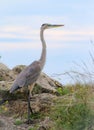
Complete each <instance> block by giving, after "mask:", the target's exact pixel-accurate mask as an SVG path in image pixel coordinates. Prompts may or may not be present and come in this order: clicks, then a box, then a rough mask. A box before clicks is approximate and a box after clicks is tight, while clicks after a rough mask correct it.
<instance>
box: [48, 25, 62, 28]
mask: <svg viewBox="0 0 94 130" xmlns="http://www.w3.org/2000/svg"><path fill="white" fill-rule="evenodd" d="M62 26H64V25H63V24H59V25H50V26H49V28H57V27H62Z"/></svg>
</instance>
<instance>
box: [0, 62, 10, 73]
mask: <svg viewBox="0 0 94 130" xmlns="http://www.w3.org/2000/svg"><path fill="white" fill-rule="evenodd" d="M0 70H4V71H8V70H10V69H9V68H8V67H7V66H6V65H4V64H3V63H0Z"/></svg>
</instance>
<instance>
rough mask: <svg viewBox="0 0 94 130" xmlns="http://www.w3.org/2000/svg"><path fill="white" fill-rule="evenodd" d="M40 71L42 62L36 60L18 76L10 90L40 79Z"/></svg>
mask: <svg viewBox="0 0 94 130" xmlns="http://www.w3.org/2000/svg"><path fill="white" fill-rule="evenodd" d="M40 72H41V67H40V62H38V61H34V62H33V63H32V64H30V65H29V66H28V67H26V68H25V69H24V70H23V71H22V72H21V73H20V74H19V75H18V76H17V78H16V79H15V81H14V84H13V86H12V87H11V89H10V91H11V92H13V91H15V90H16V89H19V88H22V87H27V86H28V85H31V84H33V83H34V82H35V81H36V80H37V79H38V77H39V75H40Z"/></svg>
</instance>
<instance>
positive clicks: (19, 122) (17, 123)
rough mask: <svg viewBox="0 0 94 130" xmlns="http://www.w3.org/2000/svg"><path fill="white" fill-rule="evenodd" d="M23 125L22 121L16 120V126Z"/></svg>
mask: <svg viewBox="0 0 94 130" xmlns="http://www.w3.org/2000/svg"><path fill="white" fill-rule="evenodd" d="M22 123H23V122H22V120H20V119H16V120H15V122H14V124H15V125H21V124H22Z"/></svg>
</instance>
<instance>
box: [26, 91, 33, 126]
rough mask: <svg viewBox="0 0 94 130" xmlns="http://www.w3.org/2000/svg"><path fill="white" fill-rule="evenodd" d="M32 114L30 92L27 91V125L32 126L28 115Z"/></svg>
mask: <svg viewBox="0 0 94 130" xmlns="http://www.w3.org/2000/svg"><path fill="white" fill-rule="evenodd" d="M31 113H33V112H32V109H31V106H30V91H29V90H28V120H27V121H26V123H27V124H32V123H33V121H32V120H31V119H30V114H31Z"/></svg>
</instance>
